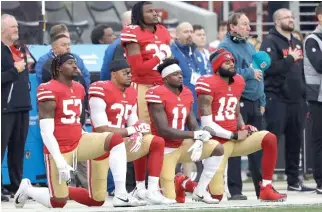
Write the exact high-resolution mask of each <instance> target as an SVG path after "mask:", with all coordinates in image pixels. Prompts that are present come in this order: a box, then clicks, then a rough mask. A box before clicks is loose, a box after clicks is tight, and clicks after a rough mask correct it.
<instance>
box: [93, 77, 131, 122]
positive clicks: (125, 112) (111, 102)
mask: <svg viewBox="0 0 322 212" xmlns="http://www.w3.org/2000/svg"><path fill="white" fill-rule="evenodd" d="M88 94H89V98H91V97H98V98H101V99H103V100H104V101H105V103H106V114H107V119H108V126H109V127H115V128H124V127H126V122H127V119H128V117H129V116H130V115H131V112H132V108H133V107H134V106H135V105H136V97H137V92H136V90H135V89H134V88H133V87H132V86H130V87H128V88H126V89H125V91H124V92H122V91H121V90H120V89H119V88H118V87H117V86H116V85H115V84H114V83H113V82H111V81H98V82H95V83H92V84H91V86H90V88H89V91H88Z"/></svg>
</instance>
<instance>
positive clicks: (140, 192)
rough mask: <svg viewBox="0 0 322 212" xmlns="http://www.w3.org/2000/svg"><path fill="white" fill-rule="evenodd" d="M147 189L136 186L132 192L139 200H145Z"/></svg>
mask: <svg viewBox="0 0 322 212" xmlns="http://www.w3.org/2000/svg"><path fill="white" fill-rule="evenodd" d="M146 192H147V190H146V189H138V188H137V187H135V188H134V190H133V192H132V194H133V196H134V197H135V198H137V199H138V200H145V199H146Z"/></svg>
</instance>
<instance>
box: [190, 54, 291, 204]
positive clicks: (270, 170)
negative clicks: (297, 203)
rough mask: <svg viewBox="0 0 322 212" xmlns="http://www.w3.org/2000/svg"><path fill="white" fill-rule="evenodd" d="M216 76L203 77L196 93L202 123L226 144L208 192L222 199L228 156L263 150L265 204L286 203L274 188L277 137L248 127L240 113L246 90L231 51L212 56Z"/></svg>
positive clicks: (198, 82) (261, 197) (262, 188)
mask: <svg viewBox="0 0 322 212" xmlns="http://www.w3.org/2000/svg"><path fill="white" fill-rule="evenodd" d="M210 60H211V64H212V68H213V71H214V73H215V74H213V75H210V76H202V77H200V78H199V79H198V81H197V83H196V92H197V95H198V103H199V109H200V115H201V124H202V125H203V126H208V127H211V128H212V129H213V131H214V133H215V135H216V136H215V137H213V139H216V140H218V141H219V142H221V143H223V146H224V149H225V153H224V159H223V160H222V161H221V165H220V166H219V168H218V170H217V172H216V175H215V176H214V178H213V179H212V181H211V183H210V185H209V190H210V193H211V194H212V196H213V198H216V199H218V200H221V199H222V197H223V192H224V184H223V174H224V170H225V167H226V165H227V161H228V158H229V157H235V156H242V155H248V154H251V153H254V152H257V151H259V150H261V149H263V158H262V172H263V181H262V183H261V185H260V196H259V198H260V199H261V200H262V201H283V200H285V199H286V195H285V194H280V193H278V192H277V191H275V189H274V188H273V187H272V177H273V174H274V168H275V164H276V158H277V138H276V136H275V135H274V134H272V133H270V132H268V131H257V129H256V128H255V127H253V126H250V125H245V124H244V121H243V118H242V116H241V113H240V104H239V100H240V97H241V94H242V92H243V90H244V87H245V81H244V79H243V77H242V76H241V75H238V74H236V71H235V60H234V57H233V56H232V54H231V53H230V52H227V51H226V50H225V49H218V50H217V51H216V52H214V53H213V54H212V55H211V56H210Z"/></svg>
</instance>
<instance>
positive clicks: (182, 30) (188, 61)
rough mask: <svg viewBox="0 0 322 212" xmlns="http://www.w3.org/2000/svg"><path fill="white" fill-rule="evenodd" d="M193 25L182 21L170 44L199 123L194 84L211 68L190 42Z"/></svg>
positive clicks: (208, 72)
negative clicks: (191, 97)
mask: <svg viewBox="0 0 322 212" xmlns="http://www.w3.org/2000/svg"><path fill="white" fill-rule="evenodd" d="M192 33H193V27H192V25H191V24H190V23H188V22H184V23H181V24H179V25H178V27H177V29H176V36H177V38H176V40H175V41H174V42H173V43H172V44H171V45H170V48H171V52H172V54H173V56H174V57H175V58H176V59H177V60H178V61H179V66H180V68H181V70H182V72H183V84H184V85H185V86H187V87H188V88H189V89H190V90H191V92H192V93H193V97H194V100H195V101H194V103H193V111H194V114H195V116H196V118H197V121H198V122H199V123H200V117H199V115H198V101H197V95H196V91H195V84H196V82H197V80H198V78H199V77H200V76H203V75H206V74H212V73H213V72H212V69H211V68H209V69H206V68H205V67H208V66H207V65H205V64H206V61H204V59H203V56H202V55H201V53H200V52H199V51H198V49H197V46H196V45H195V44H194V43H193V42H192Z"/></svg>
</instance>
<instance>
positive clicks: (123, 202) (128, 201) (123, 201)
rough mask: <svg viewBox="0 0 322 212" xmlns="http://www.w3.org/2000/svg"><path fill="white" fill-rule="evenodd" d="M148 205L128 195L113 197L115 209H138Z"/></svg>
mask: <svg viewBox="0 0 322 212" xmlns="http://www.w3.org/2000/svg"><path fill="white" fill-rule="evenodd" d="M143 205H146V203H144V202H143V201H140V200H138V199H137V198H135V197H133V196H132V195H130V194H128V193H123V194H115V196H114V197H113V206H114V207H137V206H143Z"/></svg>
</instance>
